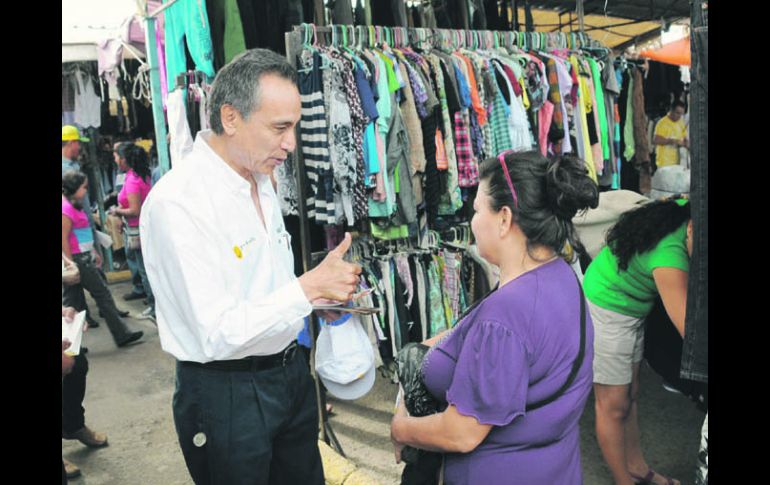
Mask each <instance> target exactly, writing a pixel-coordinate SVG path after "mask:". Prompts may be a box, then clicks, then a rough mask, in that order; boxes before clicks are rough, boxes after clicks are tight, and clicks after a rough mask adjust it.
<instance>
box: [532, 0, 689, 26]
mask: <svg viewBox="0 0 770 485" xmlns="http://www.w3.org/2000/svg"><path fill="white" fill-rule="evenodd" d="M523 3H524V2H523V1H522V0H519V1H518V6H519V7H521V6H522V4H523ZM529 3H530V5H531V6H532V8H537V9H550V10H558V11H561V12H568V11H572V12H574V11H575V6H576V4H577V2H576V0H531V1H530V2H529ZM583 12H584V14H585V16H586V18H587V17H588V16H589V15H595V16H600V17H605V16H607V17H615V18H621V19H627V20H646V21H652V22H659V21H660V20H661V19H666V20H672V19H677V18H689V17H690V2H689V0H583ZM521 18H523V17H521Z"/></svg>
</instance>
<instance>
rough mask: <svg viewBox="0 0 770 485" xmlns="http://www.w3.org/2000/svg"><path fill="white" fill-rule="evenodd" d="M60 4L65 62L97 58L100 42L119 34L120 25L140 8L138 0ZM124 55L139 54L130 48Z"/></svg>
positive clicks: (66, 0)
mask: <svg viewBox="0 0 770 485" xmlns="http://www.w3.org/2000/svg"><path fill="white" fill-rule="evenodd" d="M142 3H143V2H142ZM61 7H62V17H61V24H62V25H61V30H62V38H61V61H62V62H63V63H64V62H79V61H95V60H97V48H96V46H97V43H98V42H99V41H101V40H103V39H110V38H118V37H120V31H121V27H122V26H124V23H125V22H126V20H127V19H129V18H130V17H132V16H134V15H136V13H137V11H138V7H137V1H136V0H62V5H61ZM140 54H141V53H140ZM124 57H125V58H126V59H134V58H136V57H135V55H134V54H133V53H132V52H130V51H129V50H125V51H124Z"/></svg>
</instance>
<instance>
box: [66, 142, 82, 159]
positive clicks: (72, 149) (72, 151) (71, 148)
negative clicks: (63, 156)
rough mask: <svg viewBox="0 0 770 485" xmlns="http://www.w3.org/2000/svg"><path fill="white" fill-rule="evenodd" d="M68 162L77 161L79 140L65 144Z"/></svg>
mask: <svg viewBox="0 0 770 485" xmlns="http://www.w3.org/2000/svg"><path fill="white" fill-rule="evenodd" d="M67 150H68V152H69V159H70V160H73V161H74V160H77V158H78V157H79V156H80V140H74V141H71V142H69V143H68V144H67Z"/></svg>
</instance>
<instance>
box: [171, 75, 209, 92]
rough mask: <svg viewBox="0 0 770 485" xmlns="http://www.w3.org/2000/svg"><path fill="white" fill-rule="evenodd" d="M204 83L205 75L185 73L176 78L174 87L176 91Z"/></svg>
mask: <svg viewBox="0 0 770 485" xmlns="http://www.w3.org/2000/svg"><path fill="white" fill-rule="evenodd" d="M205 81H206V74H205V73H203V72H201V71H187V72H183V73H181V74H179V75H177V77H176V84H175V87H176V88H177V89H186V88H187V87H188V86H189V85H191V84H197V85H199V86H200V85H201V84H202V83H204V82H205Z"/></svg>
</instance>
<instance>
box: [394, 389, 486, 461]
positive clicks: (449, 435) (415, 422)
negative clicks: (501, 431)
mask: <svg viewBox="0 0 770 485" xmlns="http://www.w3.org/2000/svg"><path fill="white" fill-rule="evenodd" d="M491 429H492V425H491V424H481V423H479V421H478V420H477V419H476V418H474V417H473V416H464V415H462V414H460V413H459V412H458V411H457V408H456V407H455V406H454V405H451V404H450V405H449V407H448V408H446V410H445V411H444V412H441V413H437V414H432V415H430V416H423V417H413V416H409V415H408V413H407V411H406V407H405V406H404V401H403V400H402V401H401V403H400V405H399V409H398V411H397V412H396V415H395V416H393V421H392V422H391V425H390V434H391V438H392V439H393V441H395V442H397V443H400V444H404V445H410V446H413V447H415V448H420V449H422V450H428V451H438V452H456V453H470V452H471V451H473V450H475V449H476V447H478V446H479V444H481V442H482V441H484V438H486V437H487V435H488V434H489V431H490V430H491Z"/></svg>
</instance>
